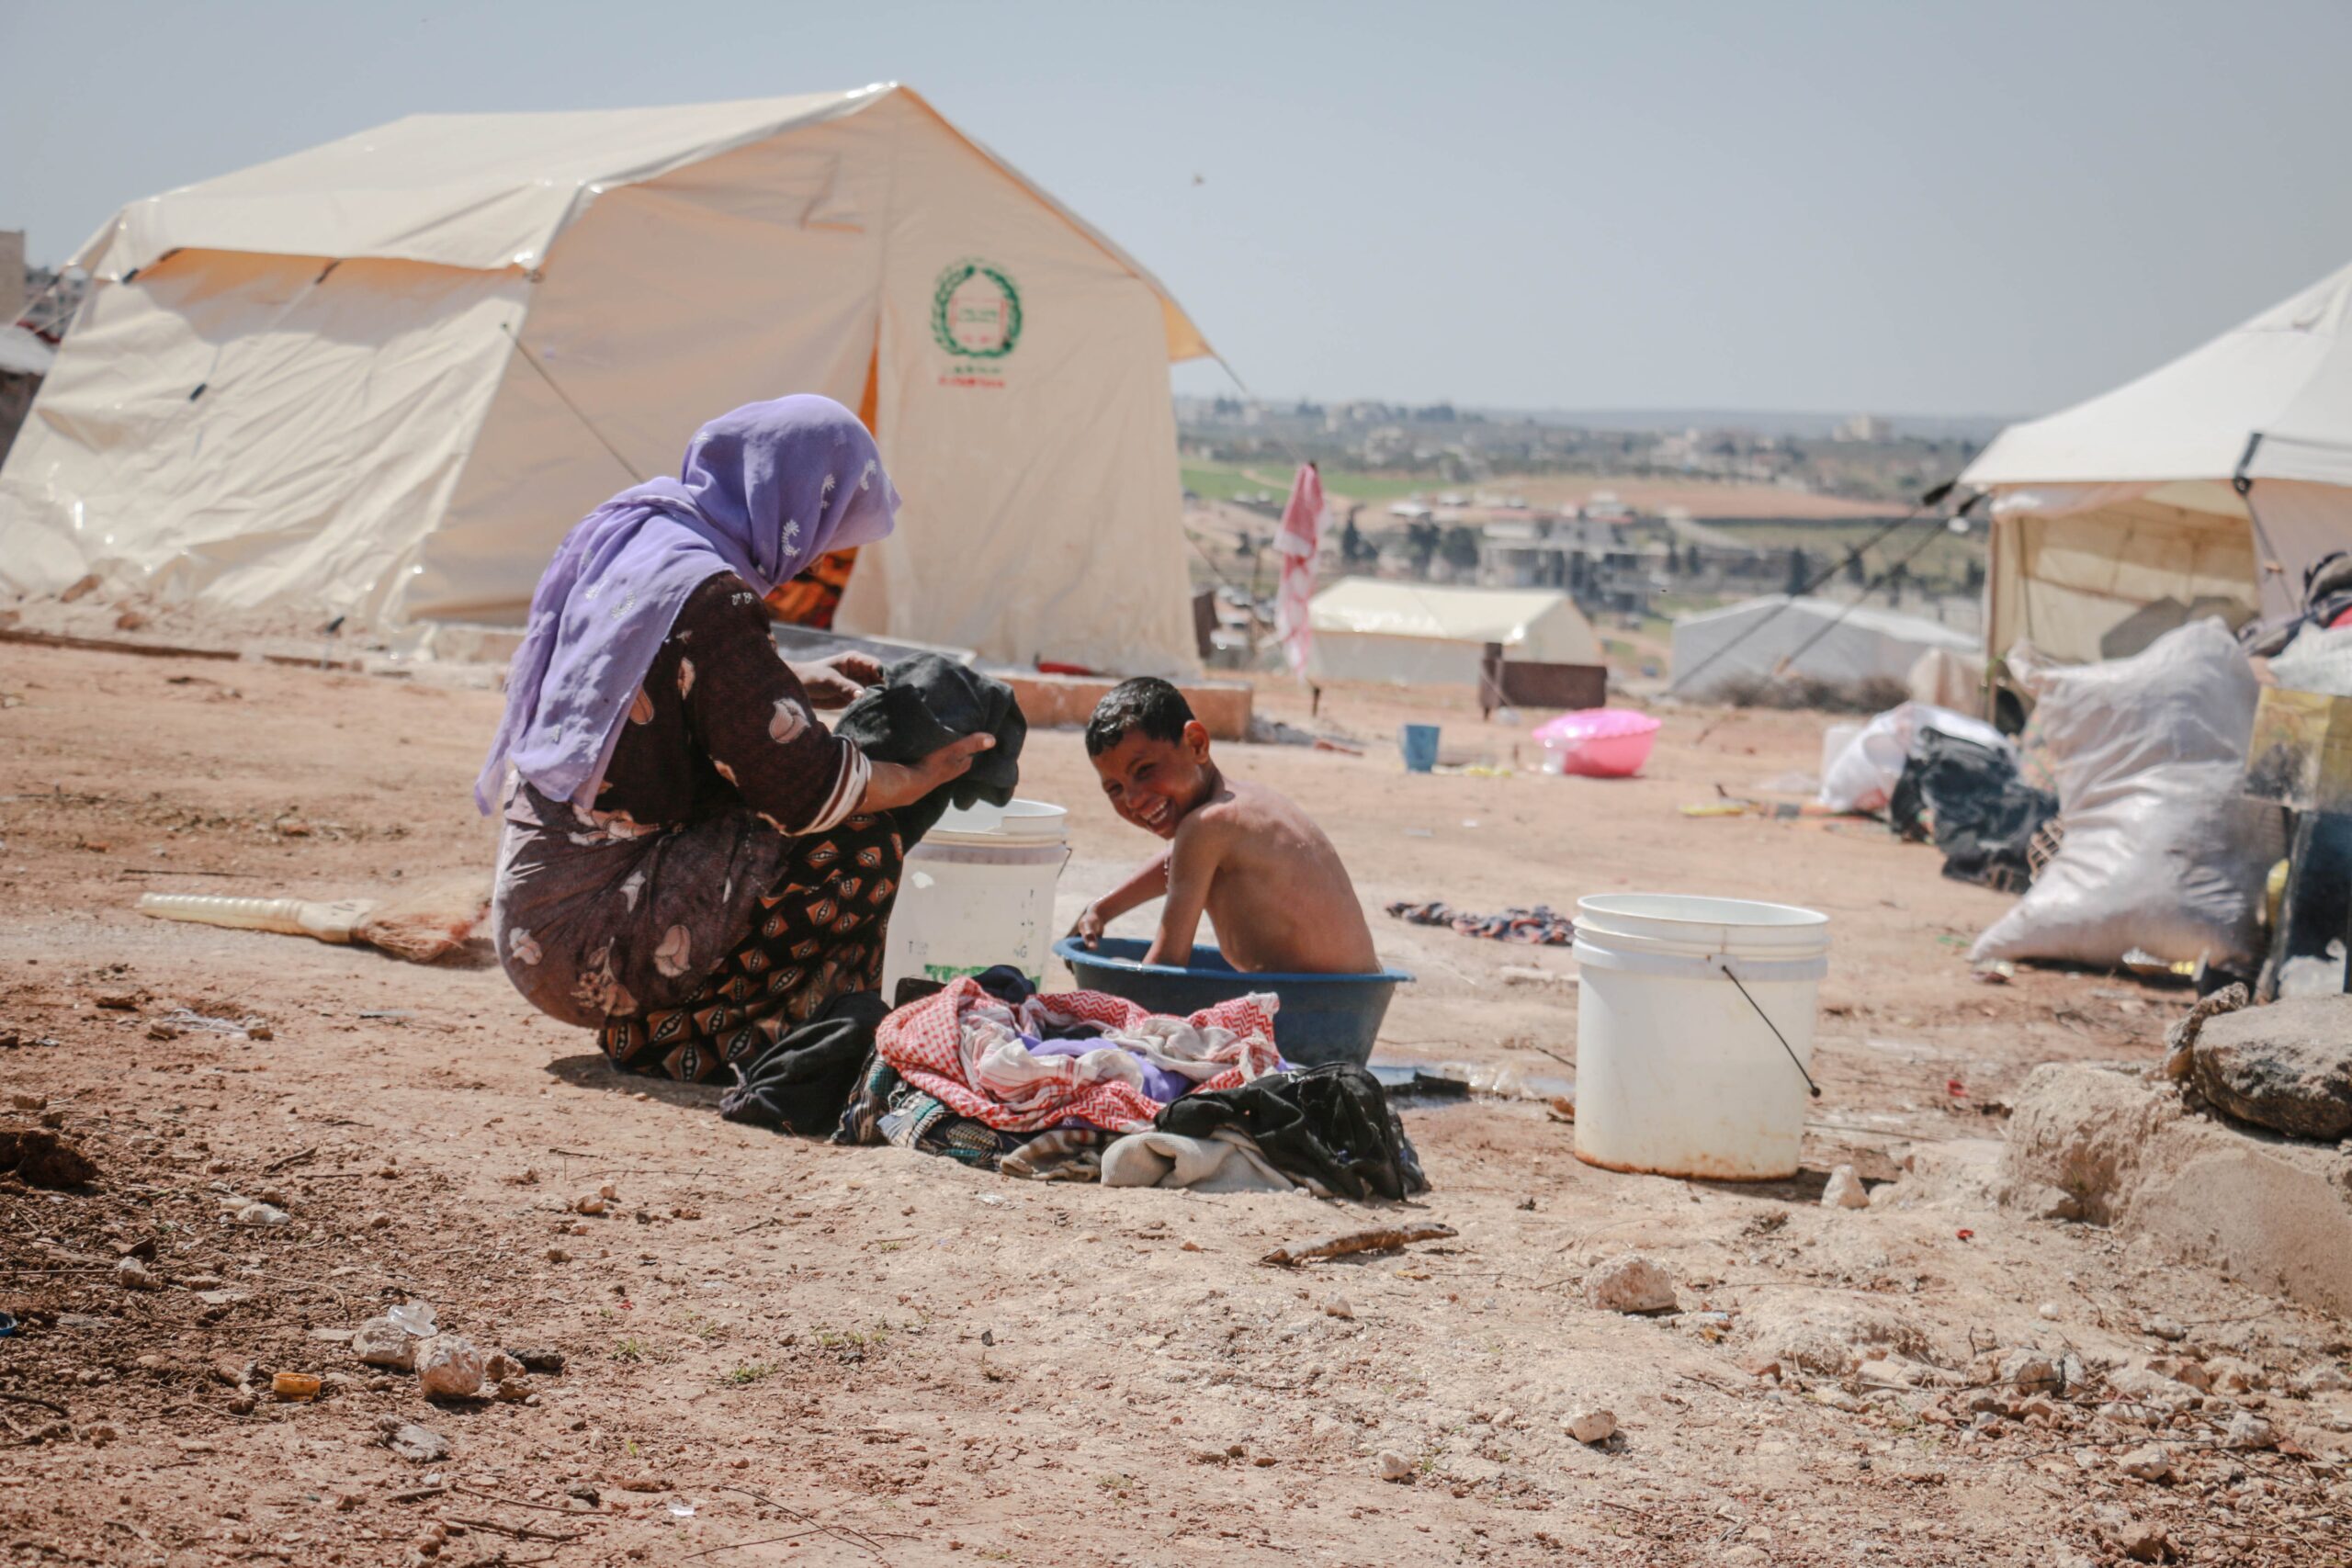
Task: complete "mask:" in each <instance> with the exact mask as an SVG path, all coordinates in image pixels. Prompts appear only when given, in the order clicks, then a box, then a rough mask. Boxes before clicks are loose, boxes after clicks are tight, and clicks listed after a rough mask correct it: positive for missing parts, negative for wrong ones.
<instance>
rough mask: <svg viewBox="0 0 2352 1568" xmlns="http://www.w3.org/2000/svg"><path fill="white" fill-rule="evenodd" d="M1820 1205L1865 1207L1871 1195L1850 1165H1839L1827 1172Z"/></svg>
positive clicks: (1832, 1207) (1847, 1207)
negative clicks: (1826, 1181)
mask: <svg viewBox="0 0 2352 1568" xmlns="http://www.w3.org/2000/svg"><path fill="white" fill-rule="evenodd" d="M1821 1206H1822V1207H1823V1208H1825V1209H1867V1208H1869V1207H1870V1206H1871V1195H1870V1192H1869V1190H1867V1189H1865V1188H1864V1187H1863V1186H1862V1179H1861V1176H1860V1173H1858V1172H1857V1171H1856V1170H1855V1169H1854V1168H1853V1167H1852V1166H1850V1165H1841V1166H1839V1167H1838V1168H1837V1169H1835V1170H1833V1171H1831V1172H1830V1173H1829V1184H1828V1185H1827V1186H1826V1187H1824V1188H1823V1189H1822V1190H1821Z"/></svg>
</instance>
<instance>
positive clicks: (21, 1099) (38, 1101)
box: [8, 1093, 49, 1111]
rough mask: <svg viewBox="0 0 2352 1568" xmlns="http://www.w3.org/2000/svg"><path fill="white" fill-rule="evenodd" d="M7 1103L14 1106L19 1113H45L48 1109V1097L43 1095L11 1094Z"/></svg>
mask: <svg viewBox="0 0 2352 1568" xmlns="http://www.w3.org/2000/svg"><path fill="white" fill-rule="evenodd" d="M8 1103H9V1104H11V1105H13V1106H15V1107H16V1108H17V1110H19V1111H46V1110H48V1109H49V1096H47V1095H45V1094H22V1093H18V1094H12V1095H10V1096H9V1097H8Z"/></svg>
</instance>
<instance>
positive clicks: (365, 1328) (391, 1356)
mask: <svg viewBox="0 0 2352 1568" xmlns="http://www.w3.org/2000/svg"><path fill="white" fill-rule="evenodd" d="M351 1353H352V1354H353V1355H355V1356H356V1357H358V1358H359V1359H360V1360H361V1361H362V1362H363V1363H364V1364H366V1365H368V1366H370V1367H390V1369H391V1370H392V1371H396V1372H406V1371H415V1370H416V1341H415V1340H414V1339H413V1338H411V1337H409V1334H408V1331H407V1330H406V1329H404V1328H402V1327H401V1326H400V1325H398V1324H396V1323H394V1322H393V1321H392V1320H391V1319H390V1318H389V1317H371V1318H369V1319H368V1321H367V1322H365V1323H363V1324H361V1325H359V1326H358V1327H357V1328H356V1329H354V1330H352V1333H351Z"/></svg>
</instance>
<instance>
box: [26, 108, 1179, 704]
mask: <svg viewBox="0 0 2352 1568" xmlns="http://www.w3.org/2000/svg"><path fill="white" fill-rule="evenodd" d="M75 264H76V265H80V266H82V267H85V268H87V269H88V270H89V272H90V273H91V274H92V276H93V279H94V287H93V288H92V289H91V291H90V295H89V298H88V299H87V301H86V302H85V305H84V306H83V308H82V310H81V312H80V314H79V316H78V318H77V320H76V321H75V322H74V328H73V331H72V333H70V335H69V336H68V337H67V339H66V341H65V344H64V347H63V350H62V353H61V354H60V355H59V357H58V360H57V364H56V367H55V368H54V369H53V370H52V372H51V375H50V377H49V378H48V381H47V383H46V384H45V386H44V387H43V389H42V390H41V394H40V399H39V400H38V402H37V403H36V404H35V406H34V409H33V413H32V417H31V420H30V421H29V422H28V424H27V426H26V429H25V431H24V433H23V434H22V435H21V436H20V437H19V439H18V440H17V445H16V447H15V449H14V451H13V452H11V453H10V455H9V457H8V459H7V464H6V468H5V470H0V585H6V586H8V587H13V588H15V589H16V590H17V591H19V592H35V593H53V592H58V591H60V590H62V589H63V588H65V587H66V586H67V585H69V584H71V583H74V581H77V580H79V579H80V578H81V577H82V576H83V575H84V574H85V573H90V572H96V573H97V574H99V575H100V576H101V578H103V579H108V580H113V581H121V582H124V583H126V584H129V585H131V586H135V587H138V588H141V589H143V590H145V591H148V592H153V593H157V594H160V595H163V596H164V597H167V598H171V599H175V600H178V601H182V602H188V601H192V602H194V603H195V604H197V605H198V607H199V608H205V609H210V610H214V611H217V612H218V613H220V615H222V616H223V617H224V618H226V617H228V616H230V615H248V616H261V615H278V616H279V617H280V618H281V619H283V618H287V617H290V616H292V615H302V616H304V617H309V616H313V615H315V616H317V617H318V618H324V617H326V616H328V615H349V616H351V617H353V618H354V621H355V624H356V625H360V626H379V627H391V626H401V625H403V624H411V623H413V622H415V621H417V620H419V619H421V618H422V619H435V620H458V621H476V622H480V621H491V622H502V621H503V622H512V621H514V620H517V619H519V618H520V616H521V614H522V611H523V610H524V608H525V606H526V604H527V603H528V600H529V595H530V592H531V588H532V585H533V583H534V581H536V579H537V575H538V572H539V570H540V568H541V567H542V566H543V565H544V564H545V562H546V560H547V557H548V551H549V550H550V549H551V547H553V546H554V544H555V542H556V541H557V539H559V538H560V537H561V536H562V535H563V533H564V531H565V530H566V529H567V528H569V527H570V526H571V525H572V523H574V522H575V521H577V520H578V519H579V517H580V516H581V515H582V513H585V512H587V511H588V510H589V509H590V508H591V507H593V506H594V505H595V504H596V503H597V502H599V501H601V500H603V499H604V498H605V496H606V495H608V494H610V493H611V492H613V491H616V490H618V489H620V488H622V487H623V486H625V485H627V484H629V483H631V482H633V481H634V480H636V479H639V478H640V477H643V476H647V475H651V474H657V473H664V472H672V471H674V470H675V468H676V467H677V463H678V458H679V455H680V454H681V453H682V452H683V451H684V446H685V443H686V440H687V438H688V437H689V436H690V435H691V434H693V432H694V429H695V426H696V425H697V424H699V423H701V422H702V421H704V420H705V419H707V418H709V417H710V416H712V415H713V414H716V413H718V412H723V411H725V410H727V409H729V408H730V407H733V406H735V405H736V404H739V403H742V402H746V401H751V400H757V399H763V398H772V397H776V396H780V395H782V394H784V393H786V392H794V391H817V392H823V393H826V394H828V395H830V396H831V397H834V398H836V399H839V400H841V401H842V402H844V403H846V404H848V405H849V406H851V407H852V408H855V409H857V410H858V411H859V412H861V413H862V414H863V415H864V416H865V418H866V419H867V421H868V422H869V423H872V424H873V425H874V427H875V429H876V434H877V435H878V436H879V438H880V441H881V445H882V448H883V452H884V455H885V457H886V460H887V461H888V466H889V468H890V471H891V474H892V476H893V478H894V479H896V480H897V482H898V484H899V489H900V491H902V492H903V494H904V496H905V498H906V507H905V510H904V511H903V513H901V514H900V518H899V531H898V533H897V534H896V535H895V536H893V537H891V538H890V539H888V540H886V541H884V542H883V543H882V544H880V545H878V546H872V547H867V548H866V549H865V551H863V552H862V553H861V554H860V556H859V558H858V560H857V563H856V566H855V570H854V574H853V575H852V577H851V579H850V581H849V585H848V588H847V591H846V595H845V598H844V599H843V602H842V607H841V613H840V622H839V624H840V625H841V626H842V628H843V629H845V630H851V631H863V632H873V633H880V634H884V635H890V636H898V637H910V638H915V639H920V640H922V641H926V642H931V643H940V644H949V645H956V646H961V647H967V648H972V649H978V650H980V651H981V652H982V653H984V654H987V655H989V656H992V657H995V658H998V659H1002V660H1022V661H1025V660H1030V659H1034V658H1036V657H1038V656H1041V655H1042V656H1046V657H1050V658H1054V659H1059V660H1072V661H1075V662H1079V663H1084V664H1091V665H1095V666H1098V667H1101V668H1104V669H1112V670H1118V671H1157V672H1160V673H1174V672H1177V671H1183V670H1187V669H1190V668H1192V667H1193V662H1194V654H1193V628H1192V619H1191V614H1190V609H1189V603H1188V592H1187V585H1186V570H1185V559H1186V557H1185V552H1184V542H1183V533H1182V514H1181V505H1182V502H1181V493H1182V491H1181V486H1180V481H1179V478H1178V474H1177V468H1176V432H1175V420H1174V415H1173V411H1172V407H1171V404H1170V395H1169V384H1168V369H1167V367H1168V364H1169V362H1170V360H1172V359H1183V358H1188V357H1193V356H1195V355H1204V354H1206V353H1207V352H1209V350H1208V347H1207V344H1205V343H1204V341H1203V340H1202V338H1201V335H1200V333H1198V332H1197V331H1196V330H1195V329H1194V328H1193V324H1192V322H1191V321H1188V320H1187V319H1186V318H1185V316H1184V314H1183V312H1182V310H1180V309H1178V307H1177V306H1176V304H1175V302H1174V301H1173V300H1172V299H1170V298H1169V296H1168V293H1167V291H1166V290H1165V289H1164V288H1161V287H1160V286H1159V283H1158V282H1156V281H1155V280H1154V279H1153V278H1152V277H1151V276H1150V275H1149V274H1148V273H1146V272H1145V271H1144V270H1143V268H1142V267H1140V266H1139V265H1136V263H1135V262H1134V261H1133V260H1131V259H1129V258H1128V257H1127V256H1126V255H1125V254H1123V253H1121V252H1120V251H1119V250H1118V249H1117V248H1116V247H1115V246H1114V245H1112V244H1111V243H1110V242H1109V241H1107V240H1105V239H1104V238H1103V236H1102V235H1100V234H1098V233H1096V232H1095V231H1093V230H1091V229H1090V228H1088V227H1087V226H1086V225H1085V224H1084V223H1083V222H1082V221H1080V220H1079V219H1078V218H1077V217H1075V216H1074V215H1072V214H1071V213H1069V211H1067V210H1066V209H1063V208H1061V207H1059V206H1058V205H1057V204H1056V203H1055V202H1054V201H1053V200H1052V198H1051V197H1047V196H1046V194H1045V193H1044V192H1043V191H1041V190H1039V189H1038V188H1037V187H1036V186H1033V185H1031V184H1030V183H1029V182H1028V181H1027V180H1025V179H1024V178H1023V177H1022V176H1021V175H1019V174H1017V173H1016V172H1014V171H1013V170H1012V168H1010V167H1008V166H1007V165H1006V164H1004V163H1003V162H1002V161H1001V160H1000V159H998V158H996V157H995V156H994V155H993V154H991V153H989V152H988V151H987V150H986V149H984V148H982V147H980V146H978V144H977V143H975V142H973V141H971V140H970V139H969V138H967V137H966V136H964V135H963V134H962V133H960V132H959V131H957V130H956V129H955V128H954V127H953V126H951V125H949V124H948V123H947V121H946V120H944V118H941V117H940V116H939V115H938V114H937V113H936V112H935V111H934V110H933V109H932V108H931V107H930V106H929V105H927V104H926V103H924V101H923V100H922V98H921V97H920V96H917V95H916V94H915V93H913V92H912V91H910V90H909V89H907V88H904V87H900V86H897V85H880V86H875V87H869V88H865V89H861V90H859V91H856V92H849V93H833V94H822V95H815V96H805V97H794V98H776V99H763V100H756V101H746V102H738V103H722V104H701V105H693V106H686V107H673V108H650V109H633V110H616V111H608V112H594V113H579V114H492V115H423V116H415V117H412V118H407V119H402V120H398V121H395V122H394V123H392V124H390V125H388V126H384V127H381V128H380V129H378V130H369V131H364V132H362V133H360V134H358V135H356V136H352V137H347V138H345V139H344V140H343V141H334V142H330V143H328V144H326V145H324V146H321V147H317V148H313V149H311V150H310V151H308V152H298V153H296V154H294V155H292V156H290V157H287V158H281V159H278V160H277V161H276V162H273V163H268V164H259V165H257V166H255V167H254V168H250V169H246V170H243V171H241V172H239V173H236V174H232V175H224V176H222V177H220V178H219V179H214V180H209V181H206V182H204V183H202V184H199V185H195V186H186V187H183V188H181V189H178V190H174V191H169V192H166V193H165V194H164V195H162V196H158V197H152V198H150V199H148V200H145V201H141V202H137V203H134V204H133V205H131V206H130V207H128V208H126V209H123V211H122V212H121V213H120V214H119V215H118V216H117V217H116V218H115V219H114V220H112V221H111V222H109V223H108V224H107V226H106V227H105V228H104V229H103V230H102V231H99V233H98V234H97V235H96V237H94V238H93V239H92V240H91V241H90V243H88V244H87V245H86V246H85V248H84V249H83V251H82V252H81V254H79V255H78V256H77V257H76V258H75Z"/></svg>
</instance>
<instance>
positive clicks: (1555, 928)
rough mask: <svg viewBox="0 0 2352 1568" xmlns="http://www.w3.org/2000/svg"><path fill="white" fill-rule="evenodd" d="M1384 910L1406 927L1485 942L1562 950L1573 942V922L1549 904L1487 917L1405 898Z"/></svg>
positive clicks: (1435, 902) (1442, 903) (1439, 902)
mask: <svg viewBox="0 0 2352 1568" xmlns="http://www.w3.org/2000/svg"><path fill="white" fill-rule="evenodd" d="M1387 908H1388V912H1389V913H1390V914H1391V915H1394V916H1396V917H1397V919H1400V920H1403V921H1405V922H1406V923H1407V924H1408V925H1416V926H1444V927H1447V928H1448V929H1450V930H1453V931H1460V932H1461V933H1462V934H1463V935H1464V936H1476V937H1484V938H1486V939H1487V941H1488V942H1524V943H1527V944H1529V945H1531V946H1535V947H1566V946H1568V945H1569V944H1571V943H1572V942H1575V941H1576V940H1577V923H1576V921H1574V920H1572V919H1569V918H1568V917H1567V916H1566V915H1563V914H1561V913H1559V912H1558V911H1557V910H1555V909H1554V908H1552V907H1551V906H1550V905H1549V904H1538V905H1536V906H1535V907H1534V908H1526V909H1522V908H1518V907H1517V906H1513V907H1512V908H1508V909H1498V910H1497V911H1496V912H1495V913H1493V914H1491V915H1480V914H1474V913H1472V912H1471V911H1470V910H1467V909H1457V908H1454V907H1453V905H1451V904H1448V903H1446V902H1445V901H1443V900H1442V899H1430V900H1429V901H1427V902H1424V903H1416V902H1415V901H1413V900H1412V899H1409V898H1406V899H1399V900H1398V901H1397V902H1396V903H1394V904H1391V905H1389V906H1388V907H1387Z"/></svg>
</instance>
